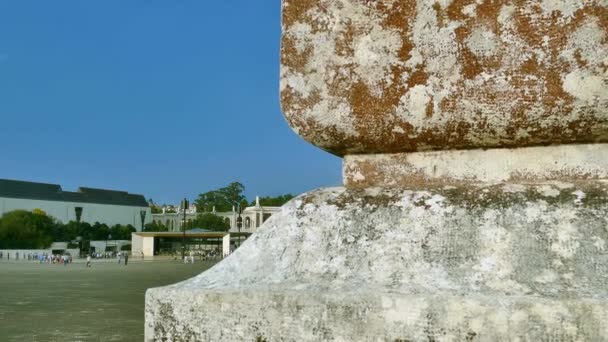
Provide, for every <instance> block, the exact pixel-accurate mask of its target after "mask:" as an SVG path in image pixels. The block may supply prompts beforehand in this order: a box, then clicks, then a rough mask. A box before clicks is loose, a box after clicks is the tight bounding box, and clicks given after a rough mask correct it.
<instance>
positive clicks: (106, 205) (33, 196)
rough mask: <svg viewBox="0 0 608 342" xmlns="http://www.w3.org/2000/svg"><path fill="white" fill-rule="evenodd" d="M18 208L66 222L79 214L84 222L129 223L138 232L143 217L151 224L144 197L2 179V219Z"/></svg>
mask: <svg viewBox="0 0 608 342" xmlns="http://www.w3.org/2000/svg"><path fill="white" fill-rule="evenodd" d="M17 209H23V210H33V209H41V210H44V211H45V212H46V213H47V215H49V216H53V217H54V218H56V219H57V220H59V221H61V222H64V223H67V222H69V221H76V215H77V212H80V213H81V214H80V215H81V218H80V220H81V222H88V223H90V224H93V223H95V222H99V223H105V224H107V225H109V226H112V225H115V224H121V225H127V224H130V225H132V226H134V227H135V228H136V229H137V230H138V231H141V230H142V218H143V221H144V222H143V224H144V225H145V224H146V223H149V222H152V213H151V211H150V207H149V206H148V203H147V202H146V199H145V198H144V196H142V195H135V194H130V193H128V192H125V191H114V190H104V189H93V188H85V187H80V188H78V190H77V191H76V192H70V191H63V190H62V189H61V186H59V185H57V184H46V183H33V182H24V181H15V180H7V179H0V216H1V215H4V213H6V212H9V211H12V210H17Z"/></svg>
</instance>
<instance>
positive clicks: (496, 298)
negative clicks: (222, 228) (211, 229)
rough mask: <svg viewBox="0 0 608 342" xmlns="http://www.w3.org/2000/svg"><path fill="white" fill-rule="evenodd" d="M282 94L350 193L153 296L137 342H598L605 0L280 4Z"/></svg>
mask: <svg viewBox="0 0 608 342" xmlns="http://www.w3.org/2000/svg"><path fill="white" fill-rule="evenodd" d="M281 102H282V106H283V110H284V113H285V116H286V118H287V120H288V121H289V123H290V125H291V127H292V128H293V129H294V130H295V131H296V132H297V133H298V134H300V135H301V136H302V137H304V138H305V139H306V140H308V141H310V142H312V143H313V144H315V145H317V146H319V147H321V148H323V149H325V150H327V151H330V152H332V153H334V154H337V155H340V156H345V158H344V178H345V184H346V185H347V187H345V188H332V189H325V190H317V191H313V192H310V193H308V194H304V195H302V196H300V197H298V198H296V199H294V200H293V201H291V202H290V203H288V204H287V205H286V206H284V207H283V208H282V211H281V213H280V214H276V215H274V216H273V217H271V218H270V219H269V220H268V221H267V222H266V223H265V224H264V226H263V227H261V228H260V229H259V230H258V232H257V233H256V234H254V235H253V236H252V237H251V238H250V239H249V240H247V242H246V243H245V244H244V245H243V246H241V247H240V248H239V249H238V250H237V251H236V252H235V253H234V254H232V255H231V256H230V257H228V258H227V259H226V260H224V261H222V262H221V263H219V264H218V265H216V266H215V267H214V268H212V269H211V270H209V271H207V272H205V273H203V274H201V275H199V276H198V277H195V278H193V279H191V280H188V281H186V282H183V283H180V284H176V285H173V286H169V287H165V288H159V289H151V290H149V291H148V292H147V294H146V339H147V340H148V341H199V340H204V341H240V340H245V341H319V340H333V341H394V342H397V341H608V324H606V322H608V247H607V243H608V181H607V180H606V179H607V178H608V177H607V175H608V171H607V170H608V168H607V166H608V151H607V146H608V145H607V144H605V143H607V142H608V0H576V1H575V0H571V1H570V0H536V1H531V0H437V1H426V0H375V1H374V0H283V41H282V56H281ZM563 143H590V144H581V145H571V146H554V145H553V146H547V147H530V146H535V145H548V144H563ZM591 143H593V144H591ZM512 147H517V149H514V150H509V149H508V148H512ZM522 147H527V148H522ZM487 148H502V150H500V149H491V150H487ZM453 149H462V150H466V151H451V150H453ZM475 149H478V150H475ZM429 150H443V151H436V152H429ZM445 150H448V151H445ZM552 179H553V181H550V180H552Z"/></svg>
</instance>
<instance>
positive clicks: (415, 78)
mask: <svg viewBox="0 0 608 342" xmlns="http://www.w3.org/2000/svg"><path fill="white" fill-rule="evenodd" d="M424 68H425V65H424V64H423V65H422V66H421V67H419V68H417V69H416V70H415V71H414V72H413V73H412V75H411V76H410V78H409V79H408V80H407V86H408V87H409V88H412V87H414V86H416V85H418V84H426V81H428V79H429V74H427V73H426V71H425V69H424Z"/></svg>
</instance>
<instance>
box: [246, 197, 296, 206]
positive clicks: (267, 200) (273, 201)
mask: <svg viewBox="0 0 608 342" xmlns="http://www.w3.org/2000/svg"><path fill="white" fill-rule="evenodd" d="M292 198H294V195H292V194H285V195H279V196H276V197H260V205H261V206H267V207H280V206H282V205H283V204H285V203H287V202H289V201H290V200H291V199H292ZM251 205H252V206H253V205H255V201H252V202H251Z"/></svg>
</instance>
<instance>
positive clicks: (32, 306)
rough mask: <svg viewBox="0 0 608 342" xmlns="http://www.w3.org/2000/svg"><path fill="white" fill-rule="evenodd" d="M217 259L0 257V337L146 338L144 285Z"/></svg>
mask: <svg viewBox="0 0 608 342" xmlns="http://www.w3.org/2000/svg"><path fill="white" fill-rule="evenodd" d="M214 263H215V261H201V260H196V261H195V263H194V264H184V263H183V262H180V261H174V260H173V259H172V258H156V259H154V260H153V261H152V260H151V259H147V261H142V260H141V259H138V258H134V259H133V260H129V263H128V265H127V266H125V265H124V263H123V264H118V262H117V261H116V260H115V259H114V260H93V263H92V266H91V267H90V268H87V267H86V264H85V263H84V262H83V260H80V259H77V260H75V261H74V262H73V263H72V264H68V265H67V266H64V265H62V264H39V263H36V262H27V261H20V262H16V261H14V260H13V261H11V262H7V261H4V262H0V322H2V324H0V341H3V342H23V341H29V342H36V341H40V342H42V341H44V342H46V341H53V342H77V341H82V342H86V341H121V342H123V341H142V340H143V338H144V294H145V291H146V289H148V288H151V287H158V286H164V285H169V284H173V283H176V282H179V281H182V280H186V279H188V278H191V277H193V276H195V275H197V274H199V273H201V272H202V271H204V270H206V269H208V268H209V267H211V266H212V265H213V264H214Z"/></svg>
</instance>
